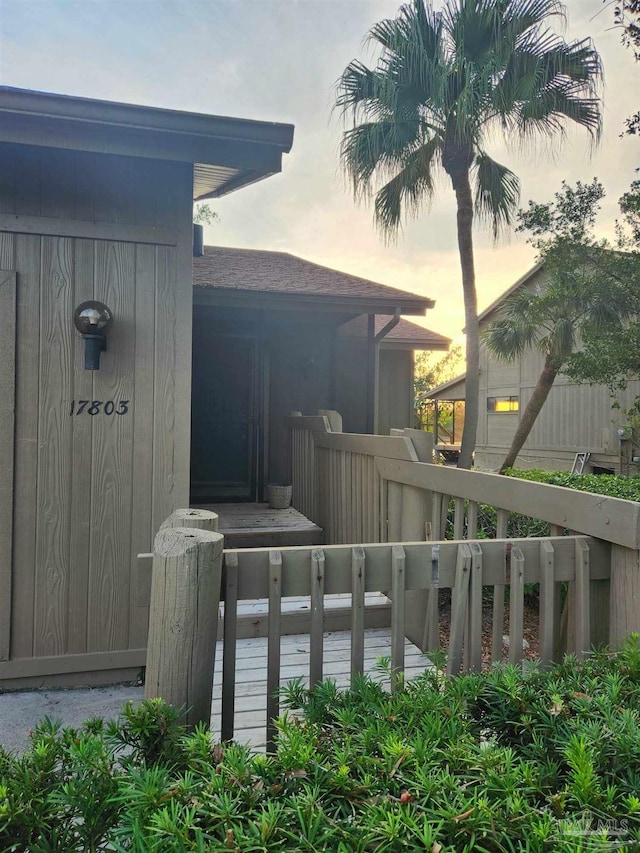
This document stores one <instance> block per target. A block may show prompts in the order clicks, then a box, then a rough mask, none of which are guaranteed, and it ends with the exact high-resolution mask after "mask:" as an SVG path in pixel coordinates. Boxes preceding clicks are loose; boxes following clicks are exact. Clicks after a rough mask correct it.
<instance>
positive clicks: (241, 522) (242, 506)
mask: <svg viewBox="0 0 640 853" xmlns="http://www.w3.org/2000/svg"><path fill="white" fill-rule="evenodd" d="M198 509H208V510H210V511H211V512H215V513H216V514H217V515H218V519H219V520H218V530H219V531H220V533H223V534H224V536H225V547H227V548H271V547H273V548H278V547H281V548H284V547H286V546H287V545H322V544H323V542H324V533H323V530H322V528H321V527H318V525H317V524H315V523H314V522H313V521H310V520H309V519H308V518H307V517H306V516H305V515H303V514H302V513H301V512H298V510H297V509H294V508H293V507H288V508H287V509H270V508H269V504H266V503H221V504H198Z"/></svg>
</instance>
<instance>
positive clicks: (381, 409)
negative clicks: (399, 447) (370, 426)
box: [378, 348, 414, 435]
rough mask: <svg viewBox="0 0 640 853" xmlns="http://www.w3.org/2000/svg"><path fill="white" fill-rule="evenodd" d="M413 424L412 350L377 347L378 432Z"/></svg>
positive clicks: (385, 432) (385, 433)
mask: <svg viewBox="0 0 640 853" xmlns="http://www.w3.org/2000/svg"><path fill="white" fill-rule="evenodd" d="M413 424H414V413H413V351H411V350H385V349H382V348H381V349H380V360H379V373H378V432H379V433H380V435H389V430H391V429H403V428H404V427H412V426H413Z"/></svg>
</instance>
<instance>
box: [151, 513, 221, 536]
mask: <svg viewBox="0 0 640 853" xmlns="http://www.w3.org/2000/svg"><path fill="white" fill-rule="evenodd" d="M172 527H195V528H196V529H197V530H212V531H217V530H218V516H217V514H216V513H215V512H210V511H209V510H208V509H177V510H176V511H175V512H173V513H172V514H171V515H170V516H169V518H167V520H166V521H163V522H162V524H161V525H160V530H167V529H168V528H172Z"/></svg>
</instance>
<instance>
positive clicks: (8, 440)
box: [0, 264, 16, 660]
mask: <svg viewBox="0 0 640 853" xmlns="http://www.w3.org/2000/svg"><path fill="white" fill-rule="evenodd" d="M15 365H16V274H15V273H14V272H7V271H3V270H2V265H1V264H0V660H7V658H8V657H9V638H10V624H11V553H12V550H13V530H12V525H13V441H14V433H15Z"/></svg>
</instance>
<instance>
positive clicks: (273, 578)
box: [267, 551, 282, 752]
mask: <svg viewBox="0 0 640 853" xmlns="http://www.w3.org/2000/svg"><path fill="white" fill-rule="evenodd" d="M281 612H282V554H281V553H280V551H269V618H268V634H267V636H268V639H267V752H273V750H274V748H275V733H276V727H275V725H274V722H273V721H274V720H275V719H277V718H278V717H279V716H280V697H279V694H278V690H279V688H280V637H281V624H280V616H281Z"/></svg>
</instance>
